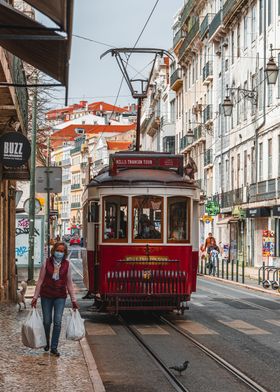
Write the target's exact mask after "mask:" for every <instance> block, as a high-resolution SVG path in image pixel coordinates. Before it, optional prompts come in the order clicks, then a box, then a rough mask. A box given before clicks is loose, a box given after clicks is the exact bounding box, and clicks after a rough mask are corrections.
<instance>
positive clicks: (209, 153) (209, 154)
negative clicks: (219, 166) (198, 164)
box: [204, 148, 213, 166]
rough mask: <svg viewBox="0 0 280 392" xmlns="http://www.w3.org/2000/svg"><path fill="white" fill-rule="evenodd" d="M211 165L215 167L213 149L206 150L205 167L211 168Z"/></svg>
mask: <svg viewBox="0 0 280 392" xmlns="http://www.w3.org/2000/svg"><path fill="white" fill-rule="evenodd" d="M209 165H213V154H212V148H209V149H208V150H206V151H205V154H204V166H209Z"/></svg>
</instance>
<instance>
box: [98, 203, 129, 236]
mask: <svg viewBox="0 0 280 392" xmlns="http://www.w3.org/2000/svg"><path fill="white" fill-rule="evenodd" d="M103 234H104V240H126V239H127V198H126V197H123V196H107V197H105V198H104V224H103Z"/></svg>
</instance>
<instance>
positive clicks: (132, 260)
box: [83, 151, 199, 313]
mask: <svg viewBox="0 0 280 392" xmlns="http://www.w3.org/2000/svg"><path fill="white" fill-rule="evenodd" d="M198 202H199V188H198V186H197V185H196V183H195V182H194V181H193V180H189V179H188V178H187V177H186V176H185V175H184V170H183V156H181V155H171V154H168V153H153V152H139V151H129V152H119V153H115V154H113V155H111V156H110V166H109V167H108V168H104V169H103V170H101V171H100V173H99V174H98V175H97V176H96V177H95V178H94V179H93V180H92V181H91V182H90V183H89V184H88V186H87V188H86V190H85V192H84V194H83V228H84V241H85V247H86V251H85V252H84V254H83V262H84V272H85V276H86V281H85V283H86V286H87V288H88V290H89V292H90V293H92V294H94V295H95V296H96V297H97V298H98V300H99V301H102V304H103V305H104V306H102V309H105V308H106V309H107V310H108V311H109V312H116V313H118V311H120V310H138V309H139V310H147V309H150V310H173V309H180V310H181V311H184V309H185V308H186V306H187V301H189V300H190V297H191V293H192V292H193V291H195V290H196V276H197V265H198V221H199V218H198Z"/></svg>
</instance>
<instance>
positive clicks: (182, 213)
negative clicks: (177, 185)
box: [167, 197, 189, 242]
mask: <svg viewBox="0 0 280 392" xmlns="http://www.w3.org/2000/svg"><path fill="white" fill-rule="evenodd" d="M188 205H189V200H188V199H187V198H186V197H169V198H168V232H167V235H168V242H177V241H178V242H179V241H189V228H188V222H189V213H188Z"/></svg>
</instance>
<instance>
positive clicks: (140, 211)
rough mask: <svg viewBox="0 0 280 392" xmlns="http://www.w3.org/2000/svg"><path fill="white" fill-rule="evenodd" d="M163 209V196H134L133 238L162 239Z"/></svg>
mask: <svg viewBox="0 0 280 392" xmlns="http://www.w3.org/2000/svg"><path fill="white" fill-rule="evenodd" d="M162 209H163V199H162V197H157V196H136V197H134V198H133V240H147V239H149V240H157V241H158V242H160V241H162Z"/></svg>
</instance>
